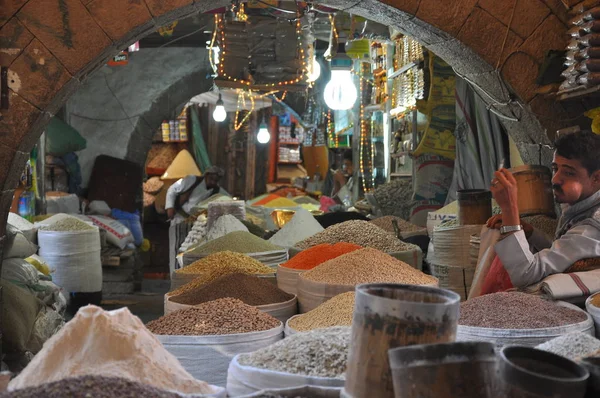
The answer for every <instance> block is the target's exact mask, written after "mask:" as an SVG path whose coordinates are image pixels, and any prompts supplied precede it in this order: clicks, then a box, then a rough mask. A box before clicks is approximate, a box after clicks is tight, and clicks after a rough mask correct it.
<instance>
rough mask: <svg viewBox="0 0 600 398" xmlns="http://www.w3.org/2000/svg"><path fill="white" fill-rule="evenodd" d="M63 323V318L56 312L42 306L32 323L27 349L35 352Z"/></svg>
mask: <svg viewBox="0 0 600 398" xmlns="http://www.w3.org/2000/svg"><path fill="white" fill-rule="evenodd" d="M64 324H65V320H64V318H63V317H62V315H60V314H59V313H58V312H56V311H54V310H53V309H51V308H48V307H42V310H41V311H40V312H39V313H38V316H37V318H36V320H35V323H34V324H33V330H32V332H31V337H30V339H29V343H28V347H27V348H28V350H29V351H30V352H31V353H33V354H37V353H38V352H39V351H40V350H41V349H42V346H43V345H44V343H45V342H46V341H47V340H48V339H49V338H50V337H52V336H54V335H55V334H56V332H58V331H59V330H60V328H62V327H63V326H64Z"/></svg>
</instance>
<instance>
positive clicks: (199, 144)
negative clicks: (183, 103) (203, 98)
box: [190, 106, 212, 172]
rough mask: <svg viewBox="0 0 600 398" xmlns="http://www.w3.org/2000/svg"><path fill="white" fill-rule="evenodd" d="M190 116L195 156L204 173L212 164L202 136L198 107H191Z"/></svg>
mask: <svg viewBox="0 0 600 398" xmlns="http://www.w3.org/2000/svg"><path fill="white" fill-rule="evenodd" d="M190 115H191V119H192V136H193V137H194V155H195V157H196V163H198V165H199V166H200V170H202V172H204V171H206V169H208V168H209V167H211V166H212V163H211V161H210V157H209V156H208V151H207V150H206V143H205V142H204V137H203V136H202V126H201V124H200V116H199V115H198V109H197V107H195V106H192V107H191V109H190Z"/></svg>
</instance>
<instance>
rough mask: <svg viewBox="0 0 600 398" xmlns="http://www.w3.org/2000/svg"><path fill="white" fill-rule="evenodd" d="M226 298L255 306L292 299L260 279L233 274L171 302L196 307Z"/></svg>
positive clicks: (271, 284) (181, 295)
mask: <svg viewBox="0 0 600 398" xmlns="http://www.w3.org/2000/svg"><path fill="white" fill-rule="evenodd" d="M226 297H231V298H234V299H238V300H241V301H243V302H244V303H246V304H248V305H254V306H256V305H266V304H274V303H282V302H285V301H289V300H291V299H293V298H294V295H292V294H289V293H286V292H284V291H283V290H281V289H278V288H277V286H275V285H274V284H273V283H271V282H269V281H266V280H264V279H262V278H259V277H256V276H252V275H247V274H242V273H235V274H230V275H226V276H223V277H221V278H219V279H217V280H215V281H214V282H212V283H209V284H207V285H205V286H202V287H200V288H198V289H194V290H191V291H189V292H187V293H183V294H180V295H178V296H174V297H171V301H174V302H176V303H179V304H188V305H196V304H202V303H206V302H208V301H213V300H217V299H221V298H226Z"/></svg>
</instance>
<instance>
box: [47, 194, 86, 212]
mask: <svg viewBox="0 0 600 398" xmlns="http://www.w3.org/2000/svg"><path fill="white" fill-rule="evenodd" d="M46 212H47V213H48V214H58V213H72V214H77V213H79V197H77V195H75V194H71V195H67V196H46Z"/></svg>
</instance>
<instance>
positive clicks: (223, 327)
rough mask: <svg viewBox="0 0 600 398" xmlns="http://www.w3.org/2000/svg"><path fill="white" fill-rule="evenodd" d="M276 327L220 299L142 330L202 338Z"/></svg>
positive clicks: (231, 301)
mask: <svg viewBox="0 0 600 398" xmlns="http://www.w3.org/2000/svg"><path fill="white" fill-rule="evenodd" d="M280 325H281V322H280V321H278V320H277V319H275V318H273V317H272V316H271V315H269V314H267V313H265V312H262V311H259V310H257V309H256V308H255V307H252V306H249V305H247V304H244V303H243V302H242V301H240V300H236V299H232V298H224V299H219V300H214V301H209V302H207V303H203V304H200V305H198V306H195V307H191V308H188V309H185V310H179V311H175V312H172V313H170V314H169V315H165V316H163V317H160V318H158V319H156V320H154V321H151V322H149V323H148V324H147V325H146V327H147V328H148V329H149V330H150V331H151V332H152V333H154V334H160V335H175V336H204V335H221V334H237V333H249V332H259V331H262V330H269V329H273V328H276V327H278V326H280Z"/></svg>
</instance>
